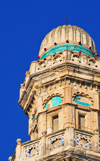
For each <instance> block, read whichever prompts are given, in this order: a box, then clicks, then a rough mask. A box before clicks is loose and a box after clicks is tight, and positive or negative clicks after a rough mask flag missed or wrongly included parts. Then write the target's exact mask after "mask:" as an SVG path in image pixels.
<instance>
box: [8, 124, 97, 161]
mask: <svg viewBox="0 0 100 161" xmlns="http://www.w3.org/2000/svg"><path fill="white" fill-rule="evenodd" d="M20 143H21V142H20ZM99 144H100V136H99V134H98V133H96V132H94V133H90V132H87V131H81V130H77V129H74V128H71V127H67V128H66V129H63V130H60V131H58V132H54V133H51V134H46V133H45V134H43V136H41V137H40V138H37V139H35V140H31V141H27V142H25V143H21V144H19V143H18V142H17V146H16V150H15V152H14V154H13V156H12V157H9V161H21V160H26V161H27V160H28V159H29V158H33V159H34V160H35V159H39V158H42V157H43V156H44V157H45V156H48V155H49V156H50V155H53V154H55V153H58V151H59V152H62V151H64V150H66V149H68V148H69V147H70V148H71V147H73V148H74V147H75V148H81V149H84V150H85V149H87V150H90V151H94V152H99V153H100V148H99ZM10 159H11V160H10Z"/></svg>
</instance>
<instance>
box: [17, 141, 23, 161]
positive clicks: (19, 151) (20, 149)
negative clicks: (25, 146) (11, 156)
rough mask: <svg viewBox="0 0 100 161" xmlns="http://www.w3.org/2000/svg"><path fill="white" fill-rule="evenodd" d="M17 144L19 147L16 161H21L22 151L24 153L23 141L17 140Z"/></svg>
mask: <svg viewBox="0 0 100 161" xmlns="http://www.w3.org/2000/svg"><path fill="white" fill-rule="evenodd" d="M16 142H17V146H16V161H20V158H21V151H22V147H21V143H22V140H21V139H17V141H16Z"/></svg>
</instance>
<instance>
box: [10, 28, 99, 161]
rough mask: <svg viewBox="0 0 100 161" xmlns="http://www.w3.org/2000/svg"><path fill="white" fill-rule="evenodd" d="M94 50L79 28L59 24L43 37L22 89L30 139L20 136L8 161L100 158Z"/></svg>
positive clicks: (97, 85)
mask: <svg viewBox="0 0 100 161" xmlns="http://www.w3.org/2000/svg"><path fill="white" fill-rule="evenodd" d="M66 44H67V45H66ZM60 45H61V46H60ZM62 45H64V46H62ZM73 45H74V46H73ZM54 50H55V51H56V52H54ZM96 52H97V51H96V47H95V44H94V41H93V39H92V38H91V37H90V36H89V34H88V33H86V32H85V31H84V30H83V29H80V28H78V27H76V26H62V27H61V26H60V27H58V28H56V29H54V30H52V31H51V32H50V33H49V34H48V35H47V36H46V37H45V38H44V40H43V42H42V44H41V48H40V52H39V60H37V61H34V62H32V63H31V65H30V69H29V71H28V72H26V77H25V80H24V83H23V84H21V88H20V98H19V104H20V106H21V108H22V109H23V111H24V113H25V114H26V115H27V116H28V117H29V136H30V141H27V142H25V143H22V142H21V139H18V140H17V146H16V149H15V152H14V154H13V156H12V157H9V161H23V160H25V161H42V160H47V161H51V160H59V161H86V160H91V161H97V160H98V161H99V160H100V139H99V138H100V135H99V131H100V102H99V101H100V59H99V58H98V57H97V53H96ZM89 54H90V55H89Z"/></svg>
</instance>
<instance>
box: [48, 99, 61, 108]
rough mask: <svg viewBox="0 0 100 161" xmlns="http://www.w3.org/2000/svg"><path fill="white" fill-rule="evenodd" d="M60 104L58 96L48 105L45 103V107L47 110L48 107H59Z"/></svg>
mask: <svg viewBox="0 0 100 161" xmlns="http://www.w3.org/2000/svg"><path fill="white" fill-rule="evenodd" d="M61 102H62V98H61V97H60V96H55V97H53V98H52V99H51V100H49V102H48V103H46V105H45V107H46V109H48V108H49V107H54V106H57V105H59V104H60V103H61Z"/></svg>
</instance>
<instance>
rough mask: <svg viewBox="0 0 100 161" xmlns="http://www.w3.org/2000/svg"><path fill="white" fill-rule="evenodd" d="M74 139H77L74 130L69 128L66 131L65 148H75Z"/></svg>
mask: <svg viewBox="0 0 100 161" xmlns="http://www.w3.org/2000/svg"><path fill="white" fill-rule="evenodd" d="M74 138H75V134H74V128H73V127H67V128H66V131H65V136H64V139H65V141H64V142H65V146H67V145H68V146H69V145H70V146H74Z"/></svg>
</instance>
